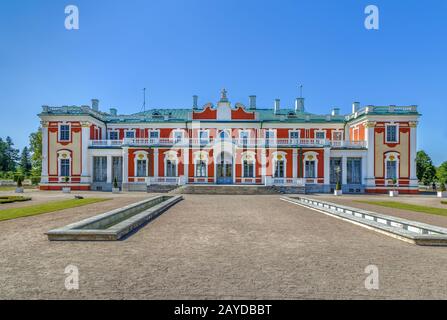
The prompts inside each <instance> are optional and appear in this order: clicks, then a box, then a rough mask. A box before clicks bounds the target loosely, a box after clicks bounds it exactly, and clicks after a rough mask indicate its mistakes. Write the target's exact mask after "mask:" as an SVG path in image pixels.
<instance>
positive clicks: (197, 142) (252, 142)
mask: <svg viewBox="0 0 447 320" xmlns="http://www.w3.org/2000/svg"><path fill="white" fill-rule="evenodd" d="M219 143H231V144H234V145H236V146H237V147H240V148H255V147H257V148H278V147H299V148H309V147H310V148H312V147H320V148H322V147H332V148H347V149H361V148H365V147H366V142H365V141H339V140H327V139H264V138H258V139H238V138H235V139H215V138H208V139H197V138H192V139H187V138H182V139H173V138H158V139H152V138H136V139H124V140H91V141H90V147H96V148H107V147H110V148H116V147H121V146H123V145H128V146H139V147H140V146H144V147H149V146H150V147H153V146H158V147H190V146H191V147H199V146H200V147H205V146H211V145H215V144H219Z"/></svg>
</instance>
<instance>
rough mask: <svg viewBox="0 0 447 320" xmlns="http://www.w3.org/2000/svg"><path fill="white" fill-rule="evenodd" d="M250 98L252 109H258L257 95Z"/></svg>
mask: <svg viewBox="0 0 447 320" xmlns="http://www.w3.org/2000/svg"><path fill="white" fill-rule="evenodd" d="M248 99H249V101H250V103H249V105H250V109H256V96H249V97H248Z"/></svg>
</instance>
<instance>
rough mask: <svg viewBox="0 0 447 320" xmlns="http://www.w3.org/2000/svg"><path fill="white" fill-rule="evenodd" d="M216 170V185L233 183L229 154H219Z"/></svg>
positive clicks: (231, 161) (231, 162)
mask: <svg viewBox="0 0 447 320" xmlns="http://www.w3.org/2000/svg"><path fill="white" fill-rule="evenodd" d="M216 169H217V172H216V174H217V183H218V184H232V183H233V157H232V156H231V155H230V154H228V153H225V152H222V153H221V154H220V158H219V159H218V162H217V168H216Z"/></svg>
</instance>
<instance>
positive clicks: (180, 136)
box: [174, 131, 183, 143]
mask: <svg viewBox="0 0 447 320" xmlns="http://www.w3.org/2000/svg"><path fill="white" fill-rule="evenodd" d="M182 140H183V132H182V131H174V143H179V142H181V141H182Z"/></svg>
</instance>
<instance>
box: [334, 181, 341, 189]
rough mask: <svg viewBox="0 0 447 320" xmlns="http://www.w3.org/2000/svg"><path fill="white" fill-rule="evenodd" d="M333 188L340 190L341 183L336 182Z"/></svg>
mask: <svg viewBox="0 0 447 320" xmlns="http://www.w3.org/2000/svg"><path fill="white" fill-rule="evenodd" d="M335 190H341V183H340V182H337V184H336V185H335Z"/></svg>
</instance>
